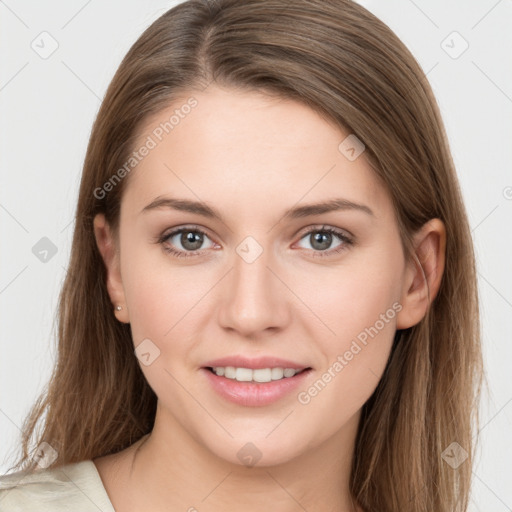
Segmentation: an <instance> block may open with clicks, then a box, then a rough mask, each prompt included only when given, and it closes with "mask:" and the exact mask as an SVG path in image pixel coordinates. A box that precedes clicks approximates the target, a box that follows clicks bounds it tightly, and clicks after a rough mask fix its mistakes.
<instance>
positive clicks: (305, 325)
mask: <svg viewBox="0 0 512 512" xmlns="http://www.w3.org/2000/svg"><path fill="white" fill-rule="evenodd" d="M191 95H193V96H194V98H196V99H197V101H198V105H197V107H196V108H195V109H193V110H192V112H191V113H190V114H189V115H188V116H186V117H185V118H184V119H181V120H180V123H179V124H178V125H177V126H175V127H174V129H173V131H172V132H170V133H169V134H168V135H167V136H165V137H164V138H163V139H162V141H161V142H159V144H158V145H157V146H156V147H155V148H154V149H151V151H149V153H148V154H147V156H145V158H144V159H143V160H142V161H141V162H140V163H139V164H138V165H137V167H136V168H135V169H134V170H133V171H132V173H133V174H131V175H130V177H129V182H128V184H127V185H128V186H127V188H126V190H125V192H124V195H123V199H122V203H121V214H120V215H121V217H120V233H119V236H120V238H119V247H118V246H116V243H115V240H114V238H113V235H112V232H111V231H110V230H109V227H108V224H106V223H105V219H104V217H103V215H101V214H99V215H97V216H96V218H95V219H94V230H95V236H96V240H97V244H98V248H99V250H100V252H101V254H102V256H103V259H104V261H105V264H106V267H107V270H108V281H107V286H108V291H109V294H110V298H111V300H112V303H113V304H114V305H117V304H120V305H122V306H123V309H122V310H121V311H116V312H115V315H116V317H117V319H118V320H119V321H120V322H126V323H130V326H131V331H132V336H133V341H134V347H136V346H138V345H139V344H140V343H141V342H142V340H144V339H147V338H149V339H150V340H151V342H152V343H153V344H154V346H156V347H158V349H159V350H160V355H159V357H157V358H156V359H154V361H153V362H152V363H151V364H149V365H148V366H145V365H143V364H141V369H142V371H143V372H144V375H145V377H146V379H147V381H148V383H149V384H150V386H151V387H152V389H153V390H154V391H155V393H156V395H157V397H158V408H157V414H156V418H155V427H154V429H153V431H152V432H151V433H150V435H149V436H147V437H145V438H143V439H142V440H140V441H139V442H137V443H135V444H134V445H132V446H130V447H129V448H127V449H126V450H124V451H122V452H120V453H118V454H114V455H110V456H106V457H100V458H97V459H95V460H94V462H95V464H96V466H97V468H98V471H99V473H100V476H101V478H102V480H103V482H104V484H105V488H106V490H107V492H108V494H109V496H110V498H111V501H112V503H113V505H114V507H115V509H116V511H117V512H131V511H144V510H148V511H149V510H151V511H156V512H159V511H164V510H165V511H169V510H172V511H174V510H176V511H187V510H190V511H192V510H198V511H200V512H217V511H222V510H237V509H240V510H244V511H247V512H252V511H261V510H264V509H265V508H264V507H266V508H268V509H269V510H270V509H271V510H272V511H276V512H292V511H299V510H307V511H308V512H313V511H322V512H326V511H346V512H349V511H353V510H356V508H354V507H353V505H352V500H351V497H350V493H349V487H348V483H349V475H350V464H351V461H352V456H353V450H354V444H355V437H356V433H357V427H358V421H359V417H360V412H361V408H362V406H363V405H364V403H365V402H366V401H367V400H368V398H369V397H370V396H371V394H372V393H373V391H374V390H375V388H376V386H377V384H378V382H379V380H380V378H381V376H382V374H383V371H384V369H385V366H386V363H387V359H388V357H389V354H390V350H391V346H392V342H393V337H394V334H395V331H396V330H397V329H405V328H407V327H410V326H412V325H415V324H416V323H418V322H419V321H420V320H421V319H422V318H423V316H424V315H425V313H426V311H427V308H428V304H429V302H428V301H429V298H428V288H427V285H428V287H429V289H430V300H433V299H434V297H435V295H436V293H437V290H438V288H439V284H440V280H441V276H442V272H443V269H444V250H445V238H446V235H445V230H444V226H443V224H442V222H441V221H439V220H437V219H433V220H432V221H430V222H428V223H427V224H425V225H424V226H423V228H422V229H421V230H420V231H418V232H417V233H416V235H415V238H414V245H415V250H416V256H417V258H418V261H419V262H420V263H421V266H422V267H423V271H424V273H425V275H426V279H427V281H425V280H424V279H423V273H422V271H421V268H420V267H419V266H418V265H417V264H415V263H414V262H413V261H412V260H409V259H406V258H405V256H404V254H403V250H402V246H401V240H400V235H399V231H398V226H397V221H396V218H395V215H394V211H393V208H392V203H391V199H390V197H389V195H388V193H387V192H386V190H385V188H384V187H383V185H382V183H381V182H380V181H379V179H378V178H377V176H376V175H375V173H374V172H373V171H372V169H371V167H370V165H369V163H368V161H367V160H366V158H365V153H364V152H363V154H362V155H361V156H359V157H358V158H357V159H355V160H354V161H350V160H349V159H347V157H346V156H345V155H344V154H343V153H342V152H341V151H340V150H339V149H338V146H339V144H340V142H341V141H342V140H343V139H345V137H346V136H347V135H348V133H344V132H342V131H340V130H339V128H337V127H336V126H334V125H333V124H332V123H330V122H328V121H326V120H325V119H324V118H322V117H320V116H319V114H317V113H316V112H314V111H313V110H311V109H309V108H308V107H306V106H304V105H302V104H300V103H297V102H294V101H292V100H283V99H276V98H270V97H268V96H266V95H263V94H262V93H258V92H241V91H237V90H227V89H223V88H220V87H217V86H216V85H211V86H209V87H208V88H207V90H206V91H204V92H196V91H194V92H193V93H191ZM187 97H188V96H184V100H183V101H182V102H179V101H178V102H175V103H173V105H172V106H170V107H169V109H166V110H165V111H162V112H159V113H157V114H155V115H154V116H153V117H152V118H151V119H149V120H147V121H146V122H145V124H144V127H143V129H142V131H141V135H140V141H141V143H142V142H143V141H144V140H146V138H147V136H148V135H149V134H151V132H152V130H153V129H154V128H155V127H156V126H158V125H159V123H161V122H165V121H167V120H169V117H170V116H171V115H172V113H173V111H174V109H176V108H177V107H179V106H180V105H182V104H183V103H185V101H186V98H187ZM162 196H172V197H174V198H180V199H187V200H191V201H201V202H202V203H203V204H204V203H206V204H207V205H208V206H210V207H211V208H213V209H215V210H216V211H218V212H219V213H220V214H221V216H222V219H223V221H220V220H218V219H215V218H210V217H206V216H204V215H200V214H199V213H190V212H185V211H178V210H174V209H170V208H165V207H161V208H158V209H152V210H148V211H146V212H144V213H141V210H142V209H143V208H144V207H145V206H146V205H148V204H149V203H151V202H152V201H154V200H155V199H156V198H157V197H162ZM335 198H343V199H346V200H349V201H352V202H353V203H357V204H360V205H365V206H366V207H368V208H369V209H371V211H372V214H369V213H367V212H365V211H363V210H361V209H342V210H337V211H329V212H325V213H316V214H314V215H310V216H306V217H297V218H285V217H284V212H285V211H286V210H287V209H289V208H292V207H300V206H304V205H306V204H311V203H318V202H323V201H327V200H330V199H335ZM190 225H194V226H196V228H197V227H199V228H200V229H201V230H202V231H204V232H205V233H206V236H203V237H202V238H200V240H202V241H203V243H202V244H200V243H199V244H196V245H195V246H193V245H192V244H190V243H189V244H188V245H187V244H186V242H187V239H186V238H184V237H181V236H180V235H173V237H172V239H168V240H167V241H165V242H163V244H159V243H155V240H156V239H157V238H158V237H160V236H162V235H164V234H165V235H166V234H169V233H170V232H171V230H172V229H174V228H179V227H187V226H188V227H190ZM323 226H326V227H332V228H334V229H337V230H338V231H340V232H341V233H343V234H346V235H347V236H348V235H350V236H351V237H352V240H353V242H354V243H353V244H348V243H347V242H345V241H343V240H342V239H340V238H338V236H337V235H332V241H331V243H330V245H329V243H324V245H322V244H321V243H319V242H315V237H314V236H313V235H315V234H317V236H318V234H321V233H323V231H322V229H321V228H322V227H323ZM312 228H315V229H316V231H313V233H311V234H308V231H309V230H310V229H312ZM191 231H192V232H193V233H195V231H194V230H193V229H191ZM198 236H199V237H200V236H201V235H200V234H198ZM248 236H250V237H252V238H253V239H254V240H255V241H257V244H259V246H260V247H261V249H262V252H261V254H260V255H259V256H258V257H257V258H256V259H255V260H254V261H252V262H251V263H248V262H247V261H246V260H245V259H244V258H243V257H241V256H240V255H239V253H238V252H237V250H236V249H237V247H238V246H239V244H240V243H241V242H242V241H243V240H244V239H245V238H246V237H248ZM171 240H172V242H171ZM184 241H185V243H184ZM163 247H172V248H174V249H175V250H178V251H181V252H187V250H188V252H192V253H195V254H194V255H192V256H189V257H188V258H185V257H176V256H174V255H172V254H169V253H168V252H166V251H165V250H164V249H163ZM197 247H199V249H197ZM252 247H254V246H252ZM324 247H325V248H324ZM340 248H342V250H341V251H339V252H337V253H336V252H335V251H336V250H337V249H340ZM251 250H254V249H251ZM322 253H323V254H325V256H324V257H319V256H321V255H322ZM315 256H316V257H315ZM393 304H395V305H396V304H399V305H400V306H401V308H400V310H399V311H396V310H393V309H392V310H391V311H392V312H393V314H392V315H391V314H389V315H388V316H387V317H386V320H387V321H386V322H380V324H379V325H381V324H382V325H383V327H382V328H381V327H379V330H378V334H377V335H374V337H372V338H370V337H369V338H368V343H367V344H366V345H364V346H363V345H361V344H360V345H361V346H362V347H363V348H362V349H361V350H360V351H359V352H358V353H357V355H354V357H353V358H352V359H351V360H350V361H348V362H347V364H346V366H344V368H343V370H342V371H339V372H338V373H336V372H335V373H334V375H335V376H334V377H333V378H331V379H330V381H329V383H328V384H327V385H326V386H325V388H324V389H322V390H321V392H319V393H318V394H317V395H316V396H314V397H312V398H311V400H310V401H309V402H308V403H307V404H305V403H301V402H299V400H298V392H299V391H304V390H306V391H307V390H308V389H309V388H310V387H311V386H312V385H313V384H314V383H315V382H316V381H318V380H319V379H320V378H322V375H323V374H324V373H325V372H327V371H328V369H329V368H331V376H333V373H332V367H333V363H334V362H335V361H336V360H337V358H338V356H339V355H343V354H345V353H346V352H347V351H348V350H349V349H350V347H351V343H352V341H353V340H354V339H356V337H357V336H358V334H360V333H361V332H363V331H364V330H365V328H369V327H370V326H375V325H377V324H376V321H378V320H379V318H382V317H381V316H379V315H382V314H383V313H386V311H390V308H392V305H393ZM233 354H237V355H243V356H246V357H256V356H259V355H270V356H276V357H280V358H285V359H291V360H293V361H297V362H300V363H301V364H303V365H304V366H307V367H310V368H312V370H311V371H310V372H309V374H308V375H307V376H306V380H305V382H304V384H303V385H301V386H300V388H299V389H297V390H296V391H294V392H292V393H289V394H287V395H285V396H284V397H282V398H280V399H279V400H277V401H276V402H274V403H271V404H269V405H264V406H256V407H254V406H244V405H240V404H236V403H232V402H229V401H227V400H226V399H225V398H224V397H222V396H220V395H219V394H217V392H216V391H215V390H214V389H212V387H211V386H210V385H209V383H208V381H207V379H206V378H205V374H204V372H205V370H204V368H203V366H204V364H205V362H207V361H209V360H212V359H216V358H220V357H224V356H230V355H233ZM247 443H252V445H254V446H255V447H256V448H257V450H258V453H259V455H260V458H259V459H258V461H257V463H256V464H255V465H254V466H253V467H250V466H246V465H244V463H243V462H242V461H241V459H240V457H239V455H237V454H238V453H239V451H240V449H241V448H242V447H244V446H245V445H246V444H247ZM252 445H251V446H252ZM136 449H138V450H136ZM251 449H252V450H254V448H251ZM357 510H362V509H357Z"/></svg>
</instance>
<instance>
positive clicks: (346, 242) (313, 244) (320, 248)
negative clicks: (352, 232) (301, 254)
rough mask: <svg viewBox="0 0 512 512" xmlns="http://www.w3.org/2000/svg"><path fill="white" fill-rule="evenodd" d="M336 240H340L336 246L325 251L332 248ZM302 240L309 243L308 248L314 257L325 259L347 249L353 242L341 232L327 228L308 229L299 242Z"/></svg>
mask: <svg viewBox="0 0 512 512" xmlns="http://www.w3.org/2000/svg"><path fill="white" fill-rule="evenodd" d="M336 238H338V239H339V240H340V242H339V243H338V245H335V246H334V248H331V249H330V250H327V249H329V248H330V247H331V246H332V243H333V241H335V239H336ZM304 239H305V240H307V241H309V244H310V248H311V249H312V250H313V256H314V257H326V256H331V255H333V254H338V253H340V252H341V251H344V250H345V249H347V246H350V245H352V244H353V243H354V242H353V240H352V239H351V238H350V237H349V236H348V235H347V234H345V233H344V232H343V231H340V230H338V229H334V228H331V227H327V226H322V227H321V228H318V227H316V228H313V229H310V230H309V231H307V232H306V234H305V235H304V236H303V237H302V238H301V240H304Z"/></svg>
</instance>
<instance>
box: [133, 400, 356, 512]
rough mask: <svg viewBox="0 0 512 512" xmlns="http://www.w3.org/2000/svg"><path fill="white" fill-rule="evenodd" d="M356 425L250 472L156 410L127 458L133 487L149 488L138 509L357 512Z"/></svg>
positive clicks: (349, 424) (138, 499) (353, 420)
mask: <svg viewBox="0 0 512 512" xmlns="http://www.w3.org/2000/svg"><path fill="white" fill-rule="evenodd" d="M358 420H359V414H356V415H355V416H353V417H352V418H351V419H350V420H349V422H347V423H346V424H345V425H344V427H343V429H342V430H341V431H339V432H336V433H335V434H334V435H333V436H331V437H330V438H329V439H327V440H325V441H324V442H323V443H321V444H320V445H316V446H314V447H313V448H311V449H309V450H306V451H304V452H303V453H300V454H299V455H297V456H295V457H294V458H293V459H290V460H288V461H286V462H282V463H280V464H275V465H268V466H261V467H260V466H258V465H256V466H253V467H249V466H244V465H240V464H233V463H231V462H229V461H226V460H224V459H222V458H219V457H218V456H216V455H215V454H212V453H211V451H209V450H207V449H206V448H205V447H204V446H203V445H202V444H200V443H198V442H197V441H196V440H195V439H194V438H193V437H192V436H191V435H190V433H189V432H187V431H186V429H183V428H182V427H181V425H179V424H178V423H177V422H176V421H175V420H174V419H173V418H172V416H171V415H170V414H169V413H168V412H166V411H165V410H163V409H162V408H161V407H160V406H159V407H158V409H157V416H156V418H155V426H154V428H153V431H152V432H151V434H148V435H147V436H145V437H144V438H143V439H141V440H140V441H139V442H137V443H136V445H137V446H136V447H135V445H134V447H135V449H134V450H133V451H132V456H131V457H130V461H131V462H130V463H129V465H128V466H129V469H128V471H129V477H128V478H129V480H130V483H129V486H128V488H129V489H130V492H131V490H132V489H133V490H135V489H143V490H144V491H143V492H142V493H141V494H140V496H136V497H134V498H133V499H132V498H130V501H131V503H132V504H134V506H133V508H134V510H136V509H139V510H142V509H147V510H155V511H160V510H162V511H163V510H183V511H188V512H203V511H211V512H216V511H221V510H228V509H236V508H240V509H243V510H244V511H245V512H253V511H261V510H262V509H264V508H271V509H272V511H273V512H292V511H296V510H298V507H299V508H302V509H303V510H308V512H314V511H322V512H326V511H333V512H334V511H336V512H356V511H357V510H358V509H357V508H356V507H355V505H354V504H353V501H352V498H351V495H350V492H349V476H350V468H351V460H352V454H353V447H354V442H355V435H356V432H357V425H358ZM134 492H135V491H134ZM136 502H138V506H137V507H136V506H135V503H136Z"/></svg>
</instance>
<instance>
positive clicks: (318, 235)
mask: <svg viewBox="0 0 512 512" xmlns="http://www.w3.org/2000/svg"><path fill="white" fill-rule="evenodd" d="M322 239H323V244H322ZM331 239H332V235H331V234H330V233H323V234H322V233H316V234H315V235H313V240H314V242H315V243H317V242H320V246H319V247H318V246H317V247H316V249H328V248H329V246H330V245H331ZM315 243H313V244H311V245H312V247H315Z"/></svg>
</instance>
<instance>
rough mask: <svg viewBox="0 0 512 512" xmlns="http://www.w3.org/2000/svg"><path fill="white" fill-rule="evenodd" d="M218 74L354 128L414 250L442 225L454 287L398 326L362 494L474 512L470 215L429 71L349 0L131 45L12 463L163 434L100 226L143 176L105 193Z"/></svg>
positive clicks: (372, 413)
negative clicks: (171, 116) (431, 224)
mask: <svg viewBox="0 0 512 512" xmlns="http://www.w3.org/2000/svg"><path fill="white" fill-rule="evenodd" d="M213 82H216V83H218V84H222V85H226V86H229V87H237V88H244V89H247V90H264V91H267V92H269V93H271V94H276V95H278V96H280V97H284V98H291V99H295V100H297V101H300V102H303V103H304V104H306V105H308V106H309V107H311V108H312V109H315V110H316V111H317V112H319V113H320V114H322V115H323V116H325V118H326V119H329V120H331V121H334V122H335V123H336V124H337V125H338V126H340V127H341V128H343V129H344V130H348V131H349V132H350V133H353V134H355V135H356V136H357V137H358V138H359V139H360V140H361V141H362V142H363V143H364V144H365V146H366V156H367V157H368V158H369V159H370V160H371V161H372V162H373V167H374V170H375V172H376V173H377V174H378V175H379V176H380V177H381V178H382V180H383V182H384V183H385V184H386V187H387V189H388V191H389V194H390V196H391V198H392V201H393V204H394V207H395V210H396V215H397V218H398V222H399V227H400V231H401V236H402V241H403V244H404V248H405V249H406V250H407V251H410V243H409V242H410V240H411V236H412V234H413V233H414V232H415V231H416V230H418V229H419V228H420V227H421V226H422V225H423V224H424V223H425V222H427V221H428V220H430V219H432V218H439V219H441V220H442V221H443V222H444V224H445V226H446V233H447V243H446V266H445V270H444V275H443V278H442V281H441V287H440V290H439V292H438V294H437V296H436V298H435V300H434V301H433V302H432V303H431V305H430V308H429V311H428V313H427V315H426V316H425V318H424V319H423V320H422V321H421V322H420V323H419V324H417V325H415V326H413V327H411V328H409V329H405V330H401V331H398V332H397V333H396V336H395V342H394V344H393V348H392V351H391V355H390V358H389V361H388V364H387V367H386V370H385V372H384V375H383V377H382V379H381V380H380V382H379V384H378V386H377V388H376V390H375V392H374V393H373V394H372V396H371V397H370V399H369V400H368V401H367V403H365V404H364V406H363V411H362V415H361V421H360V425H359V430H358V435H357V440H356V446H355V454H354V459H353V466H352V472H351V480H350V485H351V491H352V493H353V495H354V497H355V498H356V499H357V501H358V502H359V503H360V505H361V506H362V507H363V508H364V509H365V510H368V511H374V510H378V511H379V512H386V511H396V510H407V511H410V512H432V511H433V510H435V511H436V512H448V511H449V512H454V511H464V510H466V508H467V504H468V501H469V492H470V484H471V473H472V463H473V454H474V446H473V444H475V446H476V443H474V441H475V437H474V432H473V431H472V428H473V427H474V426H477V425H478V403H479V398H480V390H481V384H482V379H483V369H482V356H481V347H480V325H479V307H478V295H477V285H476V271H475V259H474V254H473V246H472V239H471V235H470V230H469V227H468V220H467V216H466V211H465V208H464V205H463V201H462V198H461V192H460V189H459V185H458V182H457V177H456V173H455V169H454V164H453V161H452V157H451V154H450V150H449V146H448V143H447V137H446V134H445V130H444V126H443V123H442V119H441V117H440V113H439V109H438V105H437V103H436V100H435V98H434V96H433V93H432V90H431V88H430V86H429V84H428V81H427V80H426V78H425V76H424V74H423V72H422V70H421V68H420V66H419V65H418V63H417V62H416V60H415V59H414V57H413V56H412V55H411V54H410V52H409V51H408V50H407V48H406V47H405V45H404V44H403V43H402V42H401V41H400V40H399V39H398V38H397V36H396V35H395V34H394V33H393V32H392V31H391V30H390V29H389V28H388V27H387V26H386V25H385V24H384V23H383V22H381V21H380V20H378V19H377V18H376V17H375V16H373V15H372V14H371V13H370V12H368V11H367V10H366V9H365V8H363V7H361V6H360V5H358V4H356V3H354V2H352V1H349V0H294V1H293V2H291V1H289V0H244V1H236V0H210V1H206V0H205V1H202V0H190V1H186V2H183V3H181V4H179V5H177V6H176V7H174V8H172V9H170V10H169V11H168V12H166V13H165V14H164V15H162V16H161V17H160V18H159V19H157V20H156V21H155V22H154V23H153V24H152V25H151V26H150V27H149V28H148V29H147V30H146V31H145V32H144V33H143V34H142V36H141V37H140V38H139V39H138V40H137V41H136V43H135V44H134V45H133V46H132V48H131V49H130V51H129V52H128V54H127V55H126V57H125V58H124V60H123V61H122V63H121V65H120V67H119V69H118V71H117V72H116V74H115V76H114V78H113V80H112V82H111V84H110V86H109V88H108V90H107V92H106V95H105V98H104V100H103V102H102V105H101V108H100V111H99V113H98V116H97V119H96V121H95V123H94V127H93V130H92V134H91V137H90V141H89V145H88V148H87V154H86V159H85V163H84V168H83V174H82V180H81V184H80V192H79V199H78V206H77V210H76V218H75V230H74V236H73V242H72V250H71V258H70V264H69V268H68V272H67V275H66V279H65V282H64V285H63V288H62V291H61V295H60V301H59V310H58V356H57V361H56V365H55V368H54V371H53V374H52V376H51V379H50V381H49V383H48V385H47V388H46V389H45V390H44V392H43V394H42V395H41V396H40V397H39V399H38V400H37V402H36V404H35V405H34V407H33V409H32V410H31V412H30V414H29V415H28V417H27V419H26V420H25V423H24V426H23V435H22V446H21V449H22V453H21V455H20V458H19V461H18V462H17V464H16V466H14V468H23V469H26V470H28V471H30V470H32V469H33V468H34V467H35V462H34V460H33V458H32V454H33V451H34V448H29V447H30V442H31V439H32V437H33V436H35V443H34V445H33V446H34V447H35V446H38V445H39V443H41V442H43V441H45V442H47V443H49V444H50V445H51V446H52V447H53V448H54V449H55V450H57V452H58V457H57V459H56V460H55V461H54V463H53V464H52V467H58V466H62V465H64V464H68V463H71V462H77V461H82V460H86V459H93V458H96V457H99V456H102V455H106V454H110V453H115V452H117V451H120V450H122V449H124V448H126V447H128V446H129V445H131V444H132V443H134V442H135V441H137V440H138V439H140V437H142V436H143V435H144V434H147V433H148V432H150V431H151V429H152V427H153V423H154V418H155V411H156V396H155V394H154V392H153V390H152V389H151V388H150V387H149V385H148V384H147V382H146V380H145V378H144V376H143V374H142V372H141V370H140V367H139V364H138V361H137V358H136V357H134V353H133V351H134V349H133V342H132V339H131V332H130V326H129V325H127V324H122V323H120V322H118V321H117V320H116V318H115V316H114V314H113V311H112V309H113V308H112V304H111V300H110V297H109V295H108V293H107V288H106V271H105V266H104V264H103V261H102V258H101V256H100V253H99V251H98V249H97V246H96V242H95V238H94V232H93V218H94V216H95V215H96V214H97V213H100V212H102V213H104V214H105V216H106V218H107V221H108V222H109V223H110V225H111V227H112V229H113V230H114V232H115V233H118V223H119V212H120V202H121V197H122V193H123V190H124V188H125V186H126V183H127V181H128V180H129V179H131V174H130V175H129V176H127V177H125V178H124V179H122V180H121V181H120V182H119V183H118V184H116V186H114V187H112V190H110V191H109V192H108V193H107V194H105V195H104V197H102V196H100V195H99V194H97V193H96V194H95V193H94V191H95V190H97V189H98V188H101V187H103V185H104V184H105V183H106V182H107V181H108V180H109V179H111V177H112V176H113V175H114V174H116V172H117V171H118V170H119V169H120V168H121V167H122V166H123V164H124V163H125V162H126V161H127V159H128V158H129V155H130V153H131V152H132V151H133V150H134V141H135V138H136V136H137V133H138V130H139V128H140V127H141V126H142V123H143V121H144V120H146V119H147V118H148V116H149V115H151V114H153V113H156V112H158V111H159V110H161V109H162V108H164V107H167V106H168V105H169V104H170V103H171V102H172V101H173V100H174V99H175V98H177V97H178V96H179V95H180V94H183V92H187V91H193V90H198V89H204V88H205V87H207V86H208V85H209V84H210V83H213ZM133 172H136V170H135V171H133ZM407 254H408V255H410V252H407ZM473 422H475V423H473ZM39 423H41V424H42V428H41V429H40V431H39V432H38V428H37V427H38V425H39ZM452 442H456V443H458V445H460V447H461V448H462V449H463V450H465V452H467V454H468V459H467V460H466V461H465V462H463V463H462V464H460V465H459V466H458V467H456V468H454V467H452V465H450V464H448V463H447V462H445V460H444V457H443V452H444V451H445V450H446V449H447V448H449V447H450V445H451V444H452ZM452 449H453V446H452ZM457 449H459V448H457ZM459 453H463V452H459Z"/></svg>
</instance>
